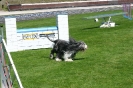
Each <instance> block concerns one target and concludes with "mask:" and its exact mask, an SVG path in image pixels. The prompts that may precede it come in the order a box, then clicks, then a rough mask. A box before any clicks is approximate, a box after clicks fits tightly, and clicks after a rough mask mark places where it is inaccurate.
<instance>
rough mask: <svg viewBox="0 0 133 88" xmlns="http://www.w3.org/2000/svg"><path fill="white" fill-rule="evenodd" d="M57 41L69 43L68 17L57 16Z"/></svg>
mask: <svg viewBox="0 0 133 88" xmlns="http://www.w3.org/2000/svg"><path fill="white" fill-rule="evenodd" d="M57 18H58V19H57V26H58V36H59V39H62V40H66V41H69V26H68V15H57Z"/></svg>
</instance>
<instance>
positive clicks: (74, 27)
mask: <svg viewBox="0 0 133 88" xmlns="http://www.w3.org/2000/svg"><path fill="white" fill-rule="evenodd" d="M114 12H115V11H109V12H99V13H89V14H78V15H69V32H70V36H71V37H73V38H75V39H76V40H82V41H85V42H86V43H87V45H88V49H87V50H86V51H85V52H80V53H78V54H77V56H76V57H75V60H74V61H73V62H56V61H55V60H50V59H49V53H50V50H51V49H38V50H26V51H20V52H14V53H11V54H12V57H13V60H14V63H15V65H16V68H17V70H18V73H19V76H20V78H21V81H22V84H23V86H24V88H133V83H132V82H133V70H132V68H133V64H132V63H133V58H132V57H133V54H132V53H133V21H132V20H128V19H125V18H123V17H122V16H114V17H112V20H113V21H115V22H116V27H115V28H99V26H100V24H101V22H102V19H99V20H100V22H98V23H95V22H94V20H93V19H92V20H83V19H82V18H83V17H86V16H92V15H97V14H103V13H114ZM55 22H56V18H55V17H53V18H44V19H37V20H30V21H21V22H18V23H17V26H18V28H29V27H44V26H53V25H56V23H55ZM14 88H18V87H14Z"/></svg>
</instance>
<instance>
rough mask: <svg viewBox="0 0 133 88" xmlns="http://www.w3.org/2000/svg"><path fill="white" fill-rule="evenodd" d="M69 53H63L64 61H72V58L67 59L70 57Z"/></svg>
mask: <svg viewBox="0 0 133 88" xmlns="http://www.w3.org/2000/svg"><path fill="white" fill-rule="evenodd" d="M71 55H72V54H71V53H69V52H65V53H64V61H73V60H72V58H69V57H71Z"/></svg>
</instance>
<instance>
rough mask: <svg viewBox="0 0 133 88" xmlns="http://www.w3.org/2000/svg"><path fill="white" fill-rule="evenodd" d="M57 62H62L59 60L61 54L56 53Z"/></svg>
mask: <svg viewBox="0 0 133 88" xmlns="http://www.w3.org/2000/svg"><path fill="white" fill-rule="evenodd" d="M55 60H56V61H62V60H61V59H60V58H59V54H58V53H56V58H55Z"/></svg>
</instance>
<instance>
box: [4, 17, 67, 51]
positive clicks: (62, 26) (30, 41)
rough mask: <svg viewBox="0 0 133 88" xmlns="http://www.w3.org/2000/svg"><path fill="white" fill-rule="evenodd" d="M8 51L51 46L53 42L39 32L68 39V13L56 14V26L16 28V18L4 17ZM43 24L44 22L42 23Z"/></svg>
mask: <svg viewBox="0 0 133 88" xmlns="http://www.w3.org/2000/svg"><path fill="white" fill-rule="evenodd" d="M5 25H6V38H7V39H6V40H7V47H8V49H9V52H15V51H20V50H27V49H39V48H52V46H53V43H52V42H51V41H49V40H48V39H47V38H46V37H41V34H47V33H53V35H52V36H51V38H53V39H63V40H66V41H69V28H68V15H57V26H54V27H40V28H23V29H17V23H16V18H13V17H7V18H5ZM44 25H45V24H44Z"/></svg>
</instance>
